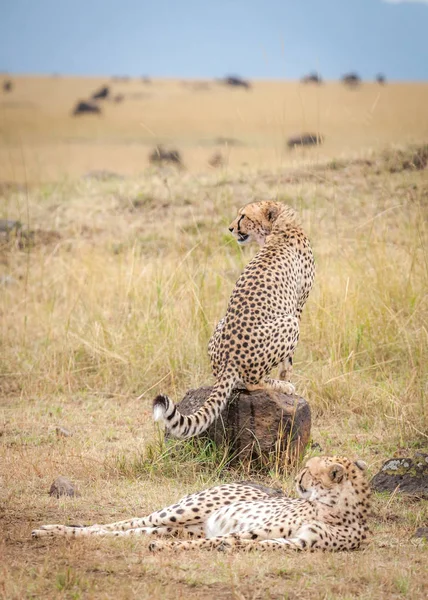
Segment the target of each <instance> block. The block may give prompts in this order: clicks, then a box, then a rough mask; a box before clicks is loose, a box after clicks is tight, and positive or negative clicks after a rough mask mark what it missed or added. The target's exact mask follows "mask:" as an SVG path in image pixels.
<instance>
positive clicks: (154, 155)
mask: <svg viewBox="0 0 428 600" xmlns="http://www.w3.org/2000/svg"><path fill="white" fill-rule="evenodd" d="M149 161H150V162H151V163H152V164H156V165H159V164H160V165H162V164H165V163H172V164H175V165H177V166H179V167H181V166H182V162H181V156H180V152H179V151H178V150H176V149H175V148H171V149H169V150H168V149H166V148H164V147H163V146H161V145H159V146H156V148H154V150H153V151H152V152H151V153H150V156H149Z"/></svg>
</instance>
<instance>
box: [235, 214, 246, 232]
mask: <svg viewBox="0 0 428 600" xmlns="http://www.w3.org/2000/svg"><path fill="white" fill-rule="evenodd" d="M244 217H245V215H241V216H240V217H239V221H238V223H237V225H236V231H237V232H238V233H241V232H240V231H239V226H240V224H241V221H242V219H243V218H244Z"/></svg>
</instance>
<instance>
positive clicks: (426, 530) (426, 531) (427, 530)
mask: <svg viewBox="0 0 428 600" xmlns="http://www.w3.org/2000/svg"><path fill="white" fill-rule="evenodd" d="M412 537H414V538H423V539H425V540H426V541H427V542H428V527H418V528H417V529H416V531H415V533H414V534H413V536H412Z"/></svg>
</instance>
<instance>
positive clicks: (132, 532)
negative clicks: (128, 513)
mask: <svg viewBox="0 0 428 600" xmlns="http://www.w3.org/2000/svg"><path fill="white" fill-rule="evenodd" d="M366 468H367V465H366V464H365V463H364V462H363V461H362V460H357V461H355V462H353V461H351V460H350V459H348V458H345V457H338V456H333V457H313V458H310V459H309V460H308V461H307V463H306V465H305V467H304V468H303V469H302V470H301V471H300V473H299V474H298V475H297V477H296V479H295V482H296V489H297V492H298V494H299V496H300V497H299V498H289V497H287V496H285V495H283V494H282V493H281V492H275V491H274V490H271V489H269V488H264V487H263V486H259V485H257V484H252V483H250V482H240V483H228V484H224V485H219V486H216V487H213V488H210V489H207V490H204V491H202V492H198V493H195V494H191V495H189V496H185V497H184V498H182V499H181V500H179V501H178V502H177V503H176V504H173V505H172V506H168V507H167V508H163V509H161V510H158V511H156V512H154V513H152V514H151V515H149V516H147V517H143V518H134V519H130V520H127V521H119V522H117V523H110V524H108V525H92V526H89V527H79V526H66V525H43V526H41V527H40V529H35V530H34V531H33V532H32V536H33V537H35V538H39V537H43V536H68V537H82V536H110V537H119V536H156V537H165V536H169V537H184V538H185V539H180V540H162V539H156V540H154V541H152V542H151V544H150V545H149V549H150V550H152V551H160V550H163V549H167V548H173V549H175V550H192V549H198V548H201V549H209V550H214V549H218V550H233V549H241V548H242V549H243V550H269V549H271V550H310V551H313V550H317V549H319V550H330V551H339V550H354V549H357V548H359V547H360V546H361V545H362V544H364V543H366V542H367V541H368V536H369V528H368V525H367V517H368V512H369V509H370V487H369V483H368V481H367V479H366V476H365V470H366ZM191 538H193V539H191Z"/></svg>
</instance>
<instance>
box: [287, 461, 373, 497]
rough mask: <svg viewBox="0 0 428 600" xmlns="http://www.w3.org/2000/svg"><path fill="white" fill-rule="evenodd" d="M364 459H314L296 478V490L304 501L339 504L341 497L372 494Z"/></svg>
mask: <svg viewBox="0 0 428 600" xmlns="http://www.w3.org/2000/svg"><path fill="white" fill-rule="evenodd" d="M366 468H367V465H366V463H365V462H364V461H362V460H357V461H355V462H352V461H351V460H349V459H348V458H344V457H339V456H333V457H328V456H316V457H313V458H310V459H309V460H308V462H307V463H306V465H305V467H304V468H303V469H302V470H301V471H300V473H299V474H298V475H297V477H296V489H297V492H298V494H299V495H300V497H301V498H304V499H306V500H311V501H315V500H320V501H323V502H324V503H327V504H328V503H329V501H330V499H334V504H337V502H338V501H339V499H340V498H341V496H344V495H346V496H349V497H350V496H353V495H354V494H356V495H358V494H360V493H362V494H363V495H368V494H369V487H368V483H367V481H366V477H365V473H364V471H365V470H366Z"/></svg>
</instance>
